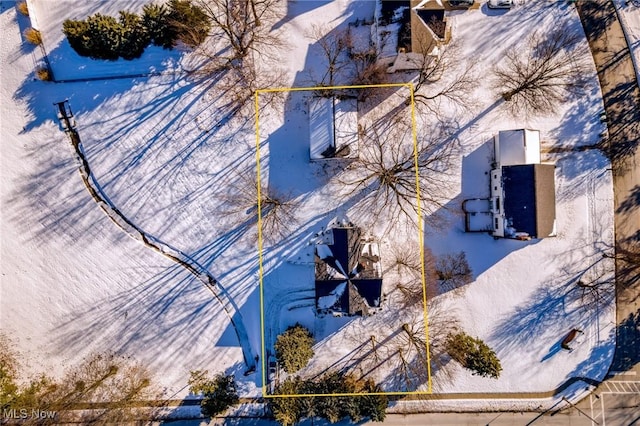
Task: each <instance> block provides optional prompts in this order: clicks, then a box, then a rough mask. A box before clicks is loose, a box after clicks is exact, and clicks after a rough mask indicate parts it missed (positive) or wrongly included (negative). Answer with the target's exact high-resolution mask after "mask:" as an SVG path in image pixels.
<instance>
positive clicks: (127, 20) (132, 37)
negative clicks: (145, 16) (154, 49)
mask: <svg viewBox="0 0 640 426" xmlns="http://www.w3.org/2000/svg"><path fill="white" fill-rule="evenodd" d="M120 25H121V26H122V39H121V41H120V45H119V46H118V55H119V56H120V57H122V58H124V59H128V60H131V59H135V58H139V57H140V56H142V53H143V52H144V49H145V48H146V47H147V46H148V45H149V42H150V40H149V35H148V34H147V31H146V28H145V27H144V25H143V23H142V18H141V17H140V16H139V15H136V14H135V13H131V12H125V11H121V12H120Z"/></svg>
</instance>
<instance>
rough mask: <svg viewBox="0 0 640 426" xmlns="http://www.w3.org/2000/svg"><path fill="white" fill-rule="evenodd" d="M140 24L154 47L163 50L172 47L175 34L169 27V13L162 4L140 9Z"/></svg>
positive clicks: (151, 4)
mask: <svg viewBox="0 0 640 426" xmlns="http://www.w3.org/2000/svg"><path fill="white" fill-rule="evenodd" d="M142 23H143V25H144V27H145V29H146V32H147V36H148V37H149V40H150V42H151V43H153V45H154V46H162V47H163V48H165V49H170V48H172V47H173V45H174V43H175V41H176V38H175V37H176V34H175V31H174V30H173V27H171V26H170V25H169V11H168V10H167V8H166V6H165V5H164V4H160V5H158V4H153V3H150V4H147V5H144V6H143V8H142Z"/></svg>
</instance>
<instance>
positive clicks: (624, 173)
mask: <svg viewBox="0 0 640 426" xmlns="http://www.w3.org/2000/svg"><path fill="white" fill-rule="evenodd" d="M577 8H578V12H579V15H580V19H581V20H582V23H583V26H584V28H585V32H586V33H587V38H588V40H589V46H590V48H591V52H592V54H593V58H594V61H595V64H596V68H597V70H598V78H599V79H600V86H601V88H602V94H603V99H604V105H605V110H606V113H607V119H608V121H607V126H608V130H609V139H608V141H607V142H606V143H605V145H604V148H605V149H606V150H607V151H608V153H609V156H610V157H611V158H612V159H613V164H614V205H615V231H616V246H617V250H616V282H617V285H616V287H617V291H616V300H617V325H618V327H617V336H616V337H617V342H616V352H615V355H614V360H613V364H612V366H611V371H620V372H626V373H627V374H626V375H625V376H619V377H617V378H616V379H630V380H638V376H640V364H639V361H640V305H639V304H640V296H639V294H640V276H639V275H640V271H639V269H640V268H639V267H638V265H637V262H638V260H636V263H635V266H634V265H633V264H631V263H630V262H628V259H626V257H627V256H626V255H625V254H628V252H629V251H633V250H638V251H639V252H640V149H638V146H639V145H640V88H638V81H637V79H636V72H635V69H634V66H633V62H632V60H631V55H630V51H629V47H628V45H627V42H626V40H625V38H624V33H623V31H622V27H621V25H620V22H619V20H618V15H617V14H616V10H615V6H614V4H613V2H612V1H611V0H594V1H588V2H587V1H585V2H578V3H577ZM634 373H635V375H634Z"/></svg>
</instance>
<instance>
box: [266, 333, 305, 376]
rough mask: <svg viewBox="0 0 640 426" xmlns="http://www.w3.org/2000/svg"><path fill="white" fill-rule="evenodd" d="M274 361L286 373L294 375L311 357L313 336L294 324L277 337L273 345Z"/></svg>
mask: <svg viewBox="0 0 640 426" xmlns="http://www.w3.org/2000/svg"><path fill="white" fill-rule="evenodd" d="M275 350H276V359H277V360H278V363H280V365H281V366H282V368H284V371H286V372H287V373H295V372H296V371H298V370H300V369H301V368H302V367H304V366H306V365H307V363H308V362H309V360H310V359H311V358H312V357H313V336H312V335H311V333H310V332H309V330H307V329H306V328H304V327H303V326H301V325H300V324H296V325H294V326H292V327H289V328H288V329H287V330H286V331H285V332H284V333H282V334H281V335H279V336H278V338H277V339H276V344H275Z"/></svg>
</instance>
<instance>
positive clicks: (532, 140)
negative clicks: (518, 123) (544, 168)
mask: <svg viewBox="0 0 640 426" xmlns="http://www.w3.org/2000/svg"><path fill="white" fill-rule="evenodd" d="M495 153H496V154H495V155H496V162H497V163H498V164H500V165H501V166H513V165H517V164H539V163H540V132H539V131H538V130H529V129H519V130H502V131H500V132H498V135H497V136H496V138H495Z"/></svg>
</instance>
